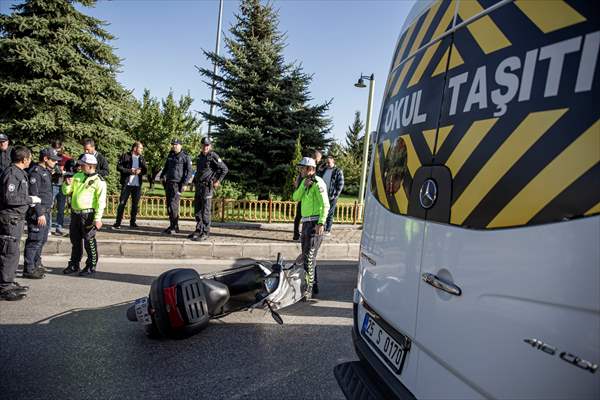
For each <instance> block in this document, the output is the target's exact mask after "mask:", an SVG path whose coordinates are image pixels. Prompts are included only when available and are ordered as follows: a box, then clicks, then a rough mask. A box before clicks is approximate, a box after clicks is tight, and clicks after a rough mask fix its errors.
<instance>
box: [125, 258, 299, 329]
mask: <svg viewBox="0 0 600 400" xmlns="http://www.w3.org/2000/svg"><path fill="white" fill-rule="evenodd" d="M305 291H306V283H305V271H304V268H303V266H302V262H301V260H300V259H298V260H296V262H294V263H291V264H288V265H284V264H283V262H282V260H281V256H280V255H278V258H277V262H276V263H274V264H271V263H266V262H253V263H251V264H247V265H243V266H240V267H235V268H231V269H227V270H224V271H220V272H217V273H212V274H206V275H199V274H198V272H196V270H194V269H191V268H176V269H172V270H169V271H166V272H163V273H162V274H161V275H160V276H159V277H158V278H157V279H155V280H154V281H153V282H152V285H151V287H150V294H149V296H148V297H143V298H141V299H137V300H136V301H135V303H134V304H133V305H132V306H131V307H129V309H128V310H127V318H128V319H129V320H130V321H138V322H139V323H140V324H141V325H142V326H143V327H144V329H145V331H146V334H147V335H148V336H150V337H156V338H158V337H166V338H171V339H182V338H186V337H189V336H192V335H194V334H196V333H198V332H200V331H201V330H202V329H204V328H205V327H206V326H207V325H208V322H209V320H210V319H213V318H221V317H224V316H226V315H228V314H230V313H232V312H236V311H243V310H248V309H254V308H263V309H268V310H269V311H270V312H271V315H272V316H273V318H274V319H275V321H276V322H277V323H279V324H282V323H283V320H282V318H281V316H280V315H279V314H278V313H277V312H276V311H275V310H277V309H281V308H284V307H287V306H289V305H291V304H294V303H296V302H297V301H299V300H301V299H302V298H303V297H304V296H305Z"/></svg>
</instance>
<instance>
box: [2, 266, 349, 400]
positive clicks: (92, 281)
mask: <svg viewBox="0 0 600 400" xmlns="http://www.w3.org/2000/svg"><path fill="white" fill-rule="evenodd" d="M45 264H46V266H47V267H50V268H51V273H50V274H48V275H47V276H46V278H45V279H43V280H38V281H32V280H24V279H22V280H20V281H21V283H22V284H25V283H26V284H28V285H30V286H31V289H30V295H29V296H28V297H27V299H25V300H23V301H19V302H0V358H1V361H0V397H2V398H5V399H21V398H23V399H25V398H26V399H38V398H44V399H54V398H57V399H58V398H60V399H100V398H101V399H122V398H144V399H154V398H157V399H158V398H160V399H164V398H173V399H188V398H201V399H240V398H252V399H255V398H259V399H276V398H277V399H284V398H286V399H287V398H293V399H320V398H322V399H343V398H344V397H343V394H342V392H341V391H340V389H339V388H338V386H337V383H336V381H335V378H334V376H333V367H334V366H335V365H336V364H338V363H340V362H345V361H349V360H354V359H356V355H355V354H354V351H353V348H352V344H351V333H350V327H351V323H352V289H353V288H354V286H355V280H356V265H355V264H352V263H341V262H340V263H327V264H323V265H321V267H320V270H319V279H320V289H321V294H320V295H319V296H318V299H317V300H315V301H313V302H311V303H298V304H296V305H294V306H291V307H289V308H287V309H285V310H282V312H281V314H282V317H283V319H284V321H285V324H284V325H281V326H280V325H277V324H276V323H275V322H274V321H273V320H272V319H271V316H270V315H267V314H265V313H264V312H263V311H254V312H252V313H250V312H241V313H237V314H233V315H230V316H228V317H226V318H224V319H222V320H219V321H212V322H211V323H210V325H209V326H208V328H207V329H205V330H204V331H202V332H201V333H200V334H198V335H196V336H194V337H191V338H188V339H185V340H179V341H174V340H163V341H158V340H151V339H148V338H147V337H146V336H145V335H144V333H143V332H142V330H141V329H140V327H139V326H138V324H137V323H133V322H129V321H127V320H126V317H125V311H126V309H127V306H128V303H129V302H131V301H132V300H134V299H136V298H138V297H142V296H145V295H147V293H148V290H149V285H150V283H151V282H152V280H153V279H154V278H155V277H156V276H158V274H160V273H161V272H162V271H165V270H167V269H169V268H170V267H175V266H178V267H179V266H182V265H186V266H192V267H194V268H196V269H198V271H199V272H201V273H203V272H209V271H214V270H219V269H224V268H228V267H230V266H231V265H232V264H231V262H219V261H208V262H205V264H204V265H202V266H198V265H197V262H196V263H195V262H194V261H192V260H184V261H164V260H163V261H160V260H143V259H112V260H109V259H103V260H101V266H100V271H99V272H98V273H97V274H96V277H95V278H79V277H71V276H64V275H62V274H61V270H62V268H63V267H64V266H65V265H66V259H64V258H60V257H48V258H46V259H45Z"/></svg>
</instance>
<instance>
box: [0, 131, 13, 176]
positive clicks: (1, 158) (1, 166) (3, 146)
mask: <svg viewBox="0 0 600 400" xmlns="http://www.w3.org/2000/svg"><path fill="white" fill-rule="evenodd" d="M11 151H12V147H11V146H10V142H9V141H8V136H6V135H5V134H4V133H0V174H1V173H2V171H4V170H5V169H6V168H8V167H9V165H10V163H11V162H12V161H11V159H10V153H11Z"/></svg>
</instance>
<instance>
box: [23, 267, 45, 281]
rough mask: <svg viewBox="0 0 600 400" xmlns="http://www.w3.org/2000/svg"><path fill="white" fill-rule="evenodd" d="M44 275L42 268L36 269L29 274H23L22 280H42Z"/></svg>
mask: <svg viewBox="0 0 600 400" xmlns="http://www.w3.org/2000/svg"><path fill="white" fill-rule="evenodd" d="M44 275H46V271H45V270H44V269H42V268H36V269H34V270H33V271H31V272H23V278H27V279H42V278H43V277H44Z"/></svg>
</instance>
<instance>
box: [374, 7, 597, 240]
mask: <svg viewBox="0 0 600 400" xmlns="http://www.w3.org/2000/svg"><path fill="white" fill-rule="evenodd" d="M497 3H498V1H494V0H467V1H464V0H463V1H450V0H448V1H437V2H434V3H433V4H432V6H431V7H430V8H429V9H428V10H427V11H426V12H424V13H423V14H422V15H421V16H419V17H418V18H416V20H415V21H414V22H413V23H412V24H411V25H410V26H409V28H408V29H407V30H406V32H405V33H404V34H403V35H402V36H401V38H400V40H399V42H398V48H397V51H396V53H395V54H394V62H393V65H392V71H391V72H390V76H389V78H388V83H387V89H386V95H385V97H384V110H383V113H382V120H381V121H380V126H379V132H378V146H377V148H376V151H375V160H374V170H373V175H372V190H373V192H374V194H375V196H376V197H377V198H378V199H379V201H380V203H381V204H382V205H383V206H384V207H386V208H388V209H390V211H392V212H395V213H399V214H407V213H408V209H409V207H408V202H409V199H411V191H413V190H415V187H414V186H415V184H414V183H413V179H414V177H415V174H416V172H417V170H418V169H419V168H420V167H422V166H428V165H440V166H444V167H445V168H447V169H448V170H449V171H450V174H451V176H452V184H451V187H452V189H451V190H452V196H451V199H452V200H451V204H450V205H449V207H450V209H451V212H450V214H449V215H450V219H449V220H448V221H442V222H448V223H451V224H454V225H460V226H463V227H468V228H475V229H494V228H504V227H516V226H526V225H533V224H541V223H548V222H556V221H561V220H564V219H570V218H574V217H582V216H590V215H595V214H598V213H600V122H599V121H600V108H599V107H597V105H596V106H594V101H595V100H594V99H597V97H598V94H599V93H600V79H599V78H598V77H599V76H600V62H598V60H597V59H598V48H597V47H598V45H597V43H598V41H599V38H600V23H599V20H600V13H599V11H600V10H599V6H598V2H589V1H585V0H571V1H566V0H550V1H546V0H539V1H528V0H516V1H514V2H504V3H503V4H500V5H499V6H498V7H494V5H495V4H497ZM490 7H492V8H490ZM486 10H492V11H490V12H486ZM453 26H458V28H453ZM448 31H451V32H449V33H448ZM442 36H443V38H442V39H441V40H437V41H436V40H435V39H436V38H439V37H442ZM432 41H433V43H432ZM557 44H558V45H557ZM424 45H426V47H425V48H423V46H424ZM553 46H554V47H553ZM561 46H562V47H561ZM555 48H556V49H558V50H555ZM553 51H554V52H556V51H558V52H560V51H562V52H563V54H562V56H561V57H562V58H560V60H559V61H560V65H558V64H559V62H558V61H557V60H558V58H552V56H553V55H552V54H553V53H552V52H553ZM551 53H552V54H551ZM549 54H550V55H549ZM511 57H512V58H511ZM509 58H510V60H509V61H506V60H507V59H509ZM502 63H504V64H506V65H508V64H510V63H512V64H511V65H512V71H517V72H515V73H514V75H515V76H516V77H517V78H518V79H519V86H518V89H517V92H516V93H515V94H514V95H513V99H511V101H510V103H509V104H504V105H503V106H504V110H502V107H500V104H499V103H498V104H496V103H495V105H497V106H498V107H494V104H492V106H489V104H490V103H491V102H492V101H491V99H492V97H491V93H492V92H493V90H499V91H498V92H496V93H495V95H496V96H497V97H501V96H506V93H508V89H509V85H508V84H507V85H506V86H505V88H503V87H502V86H501V85H500V84H499V83H498V81H494V79H495V78H494V70H495V73H496V75H498V74H499V72H498V70H499V69H495V68H496V67H497V66H498V65H504V64H502ZM482 66H483V67H487V69H486V68H482ZM557 69H559V70H560V71H561V72H562V73H561V74H559V75H557V76H559V79H557V80H556V82H553V81H552V79H551V77H552V76H551V74H552V73H554V74H556V71H557ZM582 71H583V72H582ZM504 72H505V71H503V70H502V71H500V74H502V73H504ZM477 74H479V75H477ZM584 75H585V76H584ZM467 76H468V77H469V78H467ZM582 76H584V78H582ZM456 77H458V78H461V77H464V82H462V81H461V82H462V83H461V84H463V83H464V89H463V91H462V93H461V94H456V93H457V92H456V93H455V92H454V90H455V89H456V85H455V86H454V87H452V85H451V82H452V79H458V78H456ZM473 77H475V80H476V79H478V78H479V79H480V81H478V84H477V85H475V84H474V83H472V82H473V79H474V78H473ZM585 77H588V78H585ZM590 77H594V78H593V79H592V78H590ZM481 82H483V83H481ZM485 84H487V85H488V86H491V87H490V88H488V89H486V88H485V87H483V88H482V86H485ZM498 85H500V86H498ZM486 90H487V91H486ZM415 91H421V92H422V96H421V98H422V99H423V100H422V101H421V104H420V106H421V110H422V112H423V113H424V114H426V115H427V119H426V120H424V121H421V120H419V121H418V122H419V123H414V122H415V121H416V119H413V123H412V124H410V123H404V122H405V121H404V119H402V123H400V122H398V121H400V119H401V117H402V115H403V114H402V111H404V112H408V111H406V110H409V107H406V104H408V102H409V100H410V99H413V100H414V96H413V97H411V94H413V93H415ZM503 91H504V92H503ZM482 92H485V93H484V94H483V95H482V94H481V93H482ZM474 93H475V95H473V94H474ZM472 95H473V96H472ZM471 97H473V98H478V99H479V100H477V101H473V100H472V99H471ZM513 100H514V101H513ZM596 101H597V100H596ZM403 103H404V104H403ZM402 106H404V109H401V107H402ZM409 111H410V110H409ZM396 114H398V115H399V116H398V115H396ZM409 119H410V118H407V119H406V120H407V121H408V120H409ZM399 138H402V140H403V143H404V144H405V149H406V150H405V151H406V155H407V157H406V172H405V174H404V180H403V182H402V185H401V187H400V188H399V190H397V191H396V192H393V191H391V190H390V187H389V185H387V186H386V182H385V177H386V174H389V171H386V165H388V164H389V162H387V161H386V160H389V157H390V154H392V155H393V151H390V148H391V149H393V148H394V143H396V141H397V140H399ZM388 169H389V168H388ZM394 188H395V187H394ZM416 189H417V190H418V189H419V188H416Z"/></svg>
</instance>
